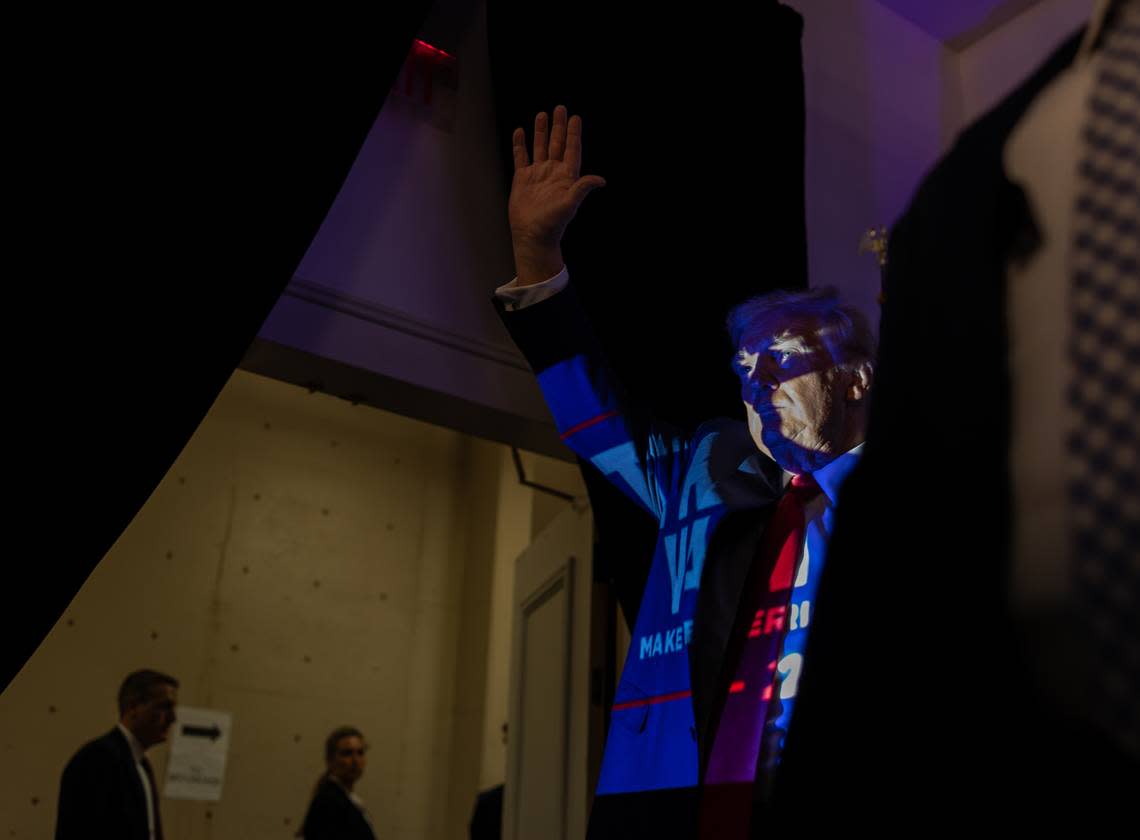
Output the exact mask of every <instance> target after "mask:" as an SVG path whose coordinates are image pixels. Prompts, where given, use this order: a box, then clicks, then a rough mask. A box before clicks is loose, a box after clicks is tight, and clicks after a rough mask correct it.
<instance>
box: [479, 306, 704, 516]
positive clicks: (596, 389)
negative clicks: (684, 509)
mask: <svg viewBox="0 0 1140 840" xmlns="http://www.w3.org/2000/svg"><path fill="white" fill-rule="evenodd" d="M496 307H497V308H498V309H499V312H500V314H501V316H502V319H503V323H504V324H505V325H506V327H507V330H508V331H509V332H510V334H511V338H513V339H514V341H515V344H517V345H518V347H519V349H520V350H521V351H522V353H523V355H524V356H526V359H527V361H528V362H530V365H531V368H532V369H533V370H534V373H535V375H536V376H537V377H538V384H539V386H540V387H541V388H542V393H543V396H544V397H545V398H546V404H547V405H548V406H549V408H550V412H551V414H552V415H553V416H554V421H555V424H556V426H557V427H558V431H559V432H560V433H561V436H562V440H563V441H564V442H565V443H566V445H567V446H569V447H570V448H571V449H572V450H574V452H575V453H576V454H577V455H579V456H580V457H582V458H583V459H585V460H587V461H589V462H590V463H591V464H592V465H593V466H595V467H596V468H597V469H598V470H599V471H601V473H602V474H603V475H605V476H606V477H607V478H608V479H609V480H610V481H611V482H613V483H614V484H615V485H616V486H617V487H619V488H620V489H621V490H622V491H623V492H624V493H625V494H626V495H627V496H629V497H630V498H631V499H632V500H633V501H635V502H636V503H637V504H638V505H640V506H641V507H642V508H644V509H645V510H646V511H648V512H649V513H650V514H651V515H652V516H653V517H654V518H655V519H657V520H658V521H660V519H661V516H662V515H663V513H664V505H665V499H666V498H668V496H669V495H670V493H671V492H673V491H674V490H676V488H677V486H678V485H679V482H680V480H681V478H682V477H683V473H684V466H685V462H686V458H687V453H688V442H687V441H686V440H685V438H684V437H682V436H681V435H680V433H679V432H678V431H677V430H675V429H673V428H671V427H670V426H668V425H667V424H664V423H662V422H660V421H657V420H654V419H653V418H651V417H650V416H649V414H648V412H646V411H645V410H643V409H642V408H641V407H640V406H638V405H636V404H635V403H633V402H632V401H631V400H629V399H628V397H627V396H626V395H625V393H624V391H623V389H622V388H621V387H620V385H619V384H618V383H617V381H616V379H615V377H614V376H613V374H612V373H611V371H610V369H609V367H608V366H607V365H606V363H605V360H604V358H603V355H602V351H601V348H600V345H599V344H598V342H597V340H596V338H595V336H594V334H593V331H592V330H591V328H590V325H589V323H588V321H587V320H586V316H585V314H584V313H583V311H582V308H581V306H580V304H579V303H578V299H577V295H576V294H575V293H574V290H573V286H570V287H568V288H566V289H564V290H563V291H561V292H559V293H558V294H556V295H554V296H553V297H551V298H548V299H547V300H544V301H542V302H541V303H537V304H534V305H533V306H528V307H526V308H525V309H520V310H518V311H514V312H508V311H506V310H505V309H504V307H503V306H502V303H501V302H499V301H496Z"/></svg>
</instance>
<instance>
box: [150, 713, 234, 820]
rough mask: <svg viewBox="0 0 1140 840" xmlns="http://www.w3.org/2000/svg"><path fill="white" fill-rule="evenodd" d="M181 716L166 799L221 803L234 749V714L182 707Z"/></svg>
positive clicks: (175, 732) (174, 731) (169, 766)
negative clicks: (227, 756)
mask: <svg viewBox="0 0 1140 840" xmlns="http://www.w3.org/2000/svg"><path fill="white" fill-rule="evenodd" d="M177 714H178V720H177V721H176V722H175V724H174V726H173V727H171V738H170V758H169V760H168V761H167V762H166V787H165V788H164V789H163V792H162V793H163V796H165V797H166V798H167V799H197V800H201V801H206V802H218V801H220V800H221V798H222V781H223V780H224V779H225V775H226V753H228V752H229V749H230V713H229V712H219V711H217V710H216V709H195V708H192V707H190V706H179V707H178V710H177Z"/></svg>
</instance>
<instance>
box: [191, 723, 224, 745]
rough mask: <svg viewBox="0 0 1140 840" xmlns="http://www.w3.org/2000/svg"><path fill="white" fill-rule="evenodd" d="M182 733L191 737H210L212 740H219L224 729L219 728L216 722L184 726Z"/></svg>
mask: <svg viewBox="0 0 1140 840" xmlns="http://www.w3.org/2000/svg"><path fill="white" fill-rule="evenodd" d="M182 734H183V735H186V736H187V737H189V738H209V739H210V740H211V741H216V740H218V738H219V737H221V734H222V730H220V729H219V728H218V725H217V724H216V723H215V724H214V725H213V726H210V727H205V726H183V727H182Z"/></svg>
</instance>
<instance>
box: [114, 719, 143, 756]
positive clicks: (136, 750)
mask: <svg viewBox="0 0 1140 840" xmlns="http://www.w3.org/2000/svg"><path fill="white" fill-rule="evenodd" d="M118 727H119V731H120V732H122V733H123V736H124V737H125V738H126V739H127V743H128V744H130V747H131V755H133V756H134V757H135V763H136V764H141V763H142V760H143V754H144V753H145V752H146V751H145V750H144V749H143V747H142V744H140V743H139V739H138V738H136V737H135V733H133V732H131V730H129V729H127V727H125V726H123V724H121V723H120V724H118Z"/></svg>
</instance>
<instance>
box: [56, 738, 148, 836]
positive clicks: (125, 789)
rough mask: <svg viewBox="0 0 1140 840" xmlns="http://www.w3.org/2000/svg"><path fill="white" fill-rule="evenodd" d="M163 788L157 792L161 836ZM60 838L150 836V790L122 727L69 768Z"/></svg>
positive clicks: (62, 792)
mask: <svg viewBox="0 0 1140 840" xmlns="http://www.w3.org/2000/svg"><path fill="white" fill-rule="evenodd" d="M157 800H158V791H157V790H156V791H155V824H156V836H157V837H161V836H162V829H161V823H159V822H158V801H157ZM55 836H56V840H81V839H82V840H89V838H93V837H107V838H112V837H113V838H116V840H149V838H150V832H149V830H148V828H147V822H146V791H145V790H144V789H143V784H142V780H141V779H140V778H139V773H138V769H137V768H136V766H135V759H134V756H133V755H131V747H130V744H128V743H127V739H126V736H124V735H123V733H122V732H120V731H119V729H118V727H116V728H115V729H112V730H111V731H110V732H108V733H107V734H106V735H103V736H101V737H99V738H96V739H95V740H94V741H91V742H89V743H87V744H84V745H83V747H81V748H80V750H79V752H77V753H76V754H75V755H74V756H72V758H71V760H70V761H69V762H67V766H66V767H65V768H64V770H63V778H62V779H61V781H60V785H59V811H58V815H57V819H56V827H55Z"/></svg>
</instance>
